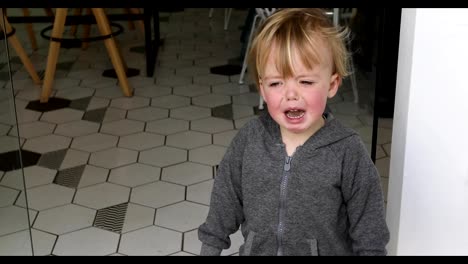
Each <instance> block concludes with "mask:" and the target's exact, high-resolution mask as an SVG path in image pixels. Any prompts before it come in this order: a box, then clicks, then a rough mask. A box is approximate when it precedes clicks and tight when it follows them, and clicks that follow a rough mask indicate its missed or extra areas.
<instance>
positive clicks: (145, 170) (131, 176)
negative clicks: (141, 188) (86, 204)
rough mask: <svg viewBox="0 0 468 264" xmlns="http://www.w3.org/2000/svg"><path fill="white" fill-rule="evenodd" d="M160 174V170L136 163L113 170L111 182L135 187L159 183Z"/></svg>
mask: <svg viewBox="0 0 468 264" xmlns="http://www.w3.org/2000/svg"><path fill="white" fill-rule="evenodd" d="M160 173H161V169H160V168H157V167H153V166H149V165H145V164H140V163H135V164H131V165H127V166H124V167H120V168H117V169H112V170H111V173H110V176H109V182H113V183H117V184H120V185H124V186H128V187H135V186H138V185H142V184H146V183H150V182H154V181H158V180H159V175H160Z"/></svg>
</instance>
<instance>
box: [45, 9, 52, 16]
mask: <svg viewBox="0 0 468 264" xmlns="http://www.w3.org/2000/svg"><path fill="white" fill-rule="evenodd" d="M44 11H45V13H46V15H47V16H54V12H53V11H52V8H50V7H47V8H44Z"/></svg>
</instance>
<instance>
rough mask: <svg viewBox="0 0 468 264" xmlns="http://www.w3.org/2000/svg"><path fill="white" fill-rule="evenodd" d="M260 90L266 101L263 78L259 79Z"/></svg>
mask: <svg viewBox="0 0 468 264" xmlns="http://www.w3.org/2000/svg"><path fill="white" fill-rule="evenodd" d="M258 86H259V87H258V90H259V92H260V95H261V96H262V97H263V101H264V102H265V103H266V102H267V101H266V100H265V90H264V87H263V82H262V79H259V80H258Z"/></svg>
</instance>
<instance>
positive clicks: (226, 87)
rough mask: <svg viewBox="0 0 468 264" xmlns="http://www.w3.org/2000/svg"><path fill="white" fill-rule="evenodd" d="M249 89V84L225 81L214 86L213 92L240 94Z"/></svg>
mask: <svg viewBox="0 0 468 264" xmlns="http://www.w3.org/2000/svg"><path fill="white" fill-rule="evenodd" d="M249 91H250V89H249V86H248V85H245V84H238V83H223V84H218V85H214V86H213V93H215V94H224V95H239V94H243V93H248V92H249Z"/></svg>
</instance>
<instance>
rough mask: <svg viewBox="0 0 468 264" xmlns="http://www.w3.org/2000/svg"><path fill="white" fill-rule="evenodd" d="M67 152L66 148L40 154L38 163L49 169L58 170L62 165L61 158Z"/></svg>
mask: <svg viewBox="0 0 468 264" xmlns="http://www.w3.org/2000/svg"><path fill="white" fill-rule="evenodd" d="M66 154H67V149H61V150H57V151H54V152H49V153H45V154H42V156H41V158H40V159H39V162H38V165H39V166H41V167H44V168H49V169H51V170H58V169H59V168H60V165H62V162H63V159H64V158H65V155H66Z"/></svg>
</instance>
